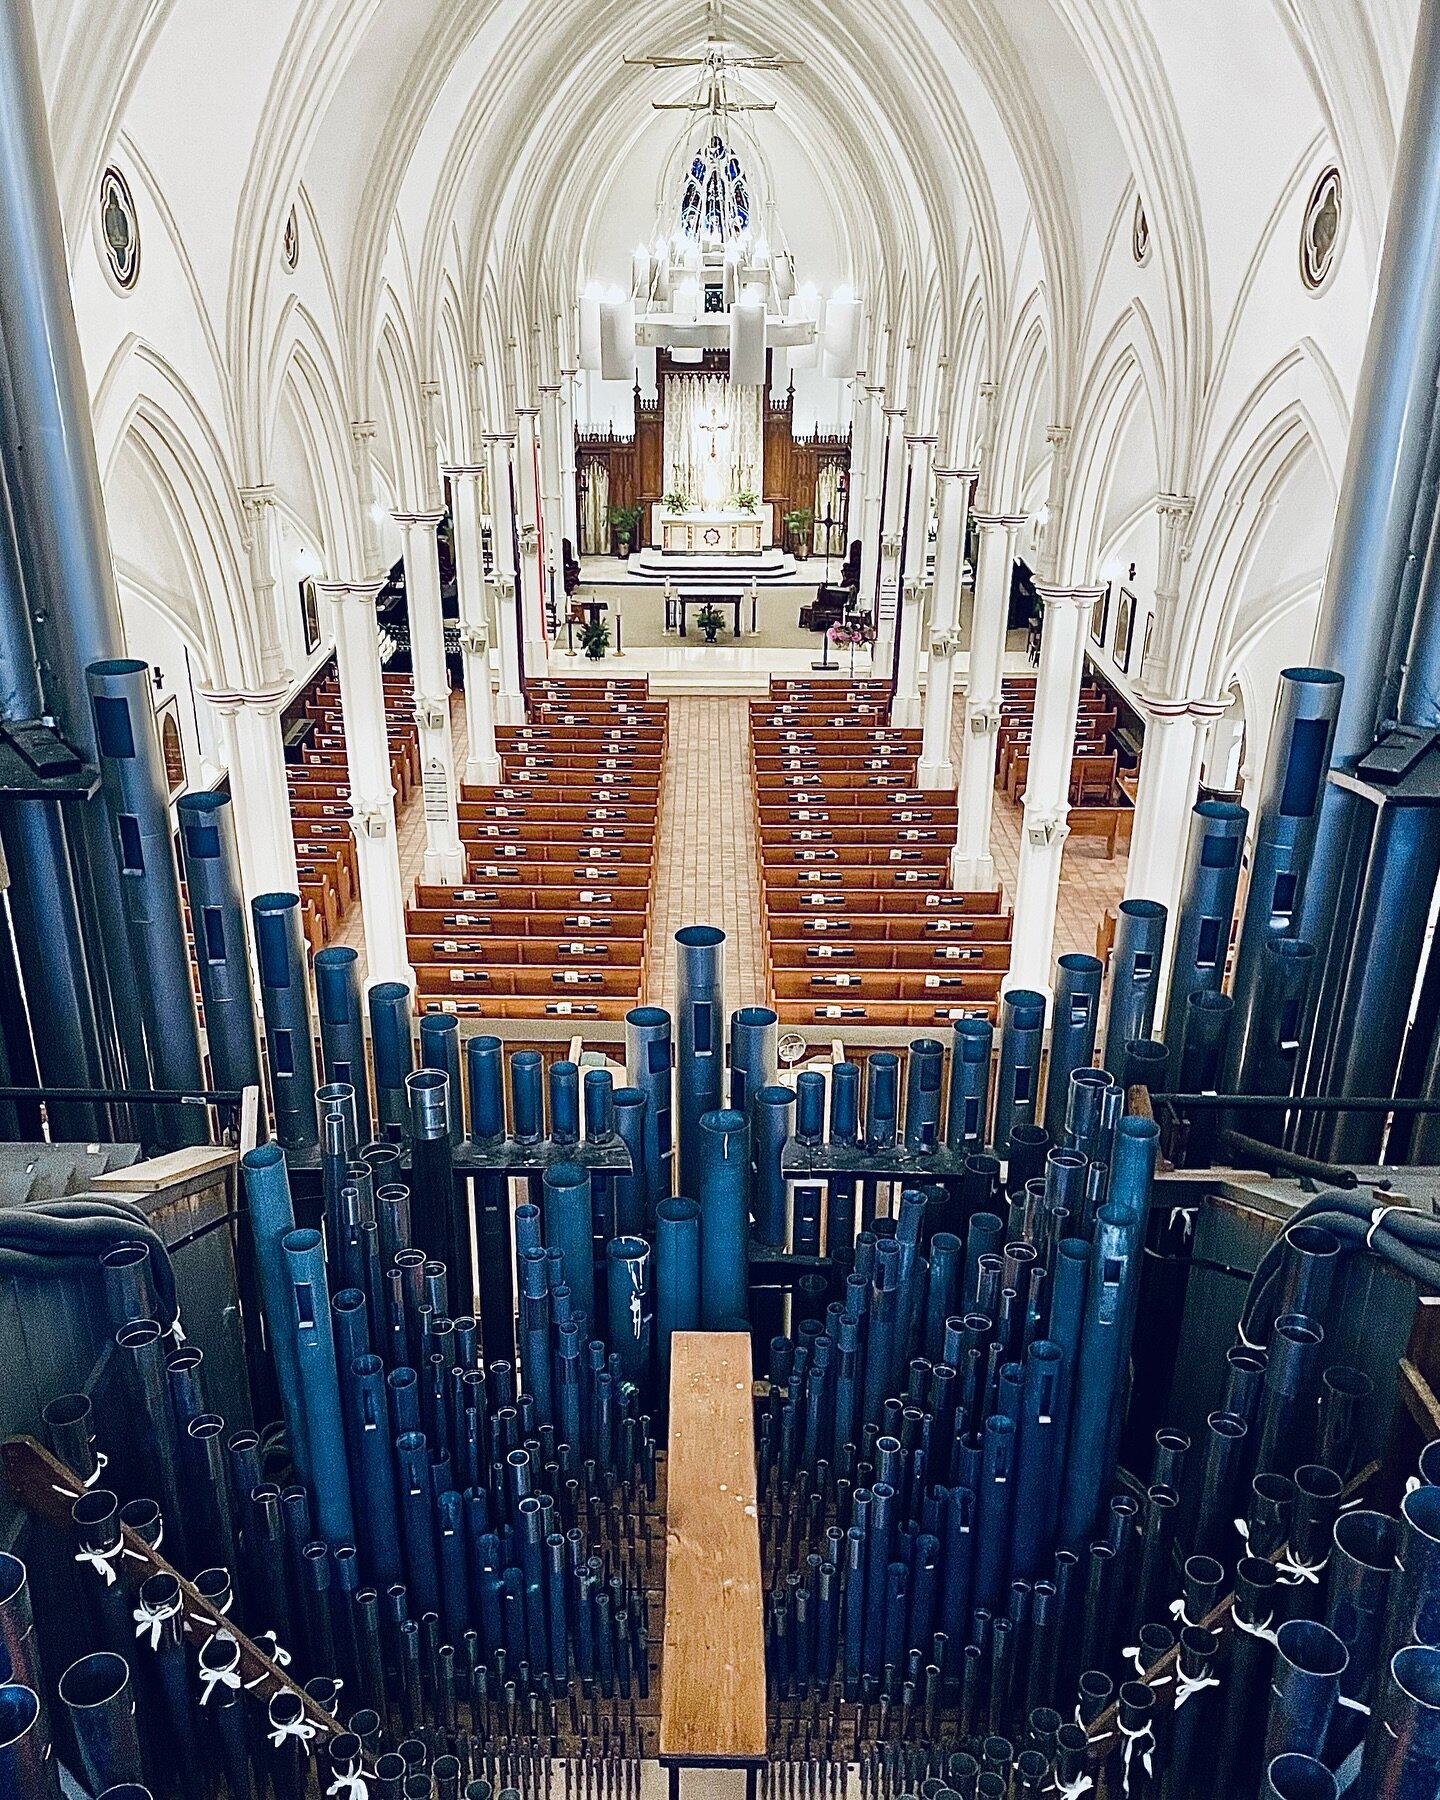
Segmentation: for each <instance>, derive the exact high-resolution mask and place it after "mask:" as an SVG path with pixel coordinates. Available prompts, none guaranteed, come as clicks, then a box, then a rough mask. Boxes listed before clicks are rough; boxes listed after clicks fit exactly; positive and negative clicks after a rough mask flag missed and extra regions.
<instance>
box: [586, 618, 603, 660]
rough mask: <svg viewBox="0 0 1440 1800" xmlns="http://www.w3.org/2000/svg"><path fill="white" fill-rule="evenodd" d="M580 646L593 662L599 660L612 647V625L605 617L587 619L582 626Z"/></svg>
mask: <svg viewBox="0 0 1440 1800" xmlns="http://www.w3.org/2000/svg"><path fill="white" fill-rule="evenodd" d="M580 648H581V649H582V650H583V651H584V652H585V654H586V655H587V656H588V657H589V658H590V660H591V662H599V661H600V659H601V657H602V656H604V654H605V652H606V651H607V650H608V649H609V648H610V627H609V625H608V624H606V622H605V620H604V619H587V620H586V621H585V623H584V624H583V625H582V626H581V627H580Z"/></svg>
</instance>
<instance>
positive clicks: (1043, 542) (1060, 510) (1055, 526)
mask: <svg viewBox="0 0 1440 1800" xmlns="http://www.w3.org/2000/svg"><path fill="white" fill-rule="evenodd" d="M1045 442H1046V443H1047V444H1048V445H1049V446H1050V479H1049V481H1048V482H1047V483H1046V485H1045V527H1044V530H1043V531H1042V532H1041V533H1040V538H1039V541H1038V543H1037V544H1036V546H1035V563H1036V567H1037V569H1038V570H1039V573H1040V578H1041V580H1042V581H1053V580H1054V579H1055V576H1056V573H1057V571H1058V567H1059V564H1058V558H1059V555H1060V543H1061V538H1062V535H1063V533H1062V529H1061V528H1062V525H1063V523H1064V518H1065V498H1066V491H1067V489H1066V484H1067V482H1068V480H1069V476H1070V427H1069V426H1068V425H1047V426H1046V427H1045Z"/></svg>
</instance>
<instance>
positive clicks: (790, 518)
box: [783, 506, 815, 556]
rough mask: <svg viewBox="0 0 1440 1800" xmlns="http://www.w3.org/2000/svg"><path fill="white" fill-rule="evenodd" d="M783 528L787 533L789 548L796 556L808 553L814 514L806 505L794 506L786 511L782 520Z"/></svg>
mask: <svg viewBox="0 0 1440 1800" xmlns="http://www.w3.org/2000/svg"><path fill="white" fill-rule="evenodd" d="M783 523H784V526H785V530H786V531H787V532H788V533H789V537H790V548H791V550H792V551H793V552H794V554H795V555H796V556H808V555H809V554H810V527H811V526H812V525H813V524H814V523H815V514H814V513H813V512H812V511H811V510H810V508H809V507H808V506H797V507H794V508H793V509H792V510H791V511H790V512H787V513H786V515H785V518H784V520H783Z"/></svg>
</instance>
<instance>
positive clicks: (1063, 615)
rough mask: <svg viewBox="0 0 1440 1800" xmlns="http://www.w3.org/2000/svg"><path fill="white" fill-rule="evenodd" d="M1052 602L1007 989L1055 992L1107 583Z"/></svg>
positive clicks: (1044, 595) (1044, 596)
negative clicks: (1079, 715)
mask: <svg viewBox="0 0 1440 1800" xmlns="http://www.w3.org/2000/svg"><path fill="white" fill-rule="evenodd" d="M1036 592H1037V593H1038V594H1039V596H1040V600H1041V603H1042V604H1043V606H1044V608H1045V629H1044V636H1043V637H1042V639H1041V648H1040V672H1039V676H1038V678H1037V680H1036V684H1035V719H1034V723H1033V725H1032V726H1031V730H1030V768H1029V772H1028V774H1027V775H1026V778H1025V819H1024V823H1023V826H1022V828H1021V832H1020V869H1019V873H1018V875H1017V876H1016V880H1015V926H1014V931H1013V934H1012V939H1013V941H1012V944H1011V950H1010V972H1009V974H1008V975H1007V976H1006V977H1005V983H1004V985H1005V988H1006V990H1007V991H1008V990H1009V989H1010V988H1016V987H1023V988H1036V989H1038V990H1039V991H1040V992H1042V993H1045V994H1048V993H1049V992H1050V977H1051V965H1052V963H1053V961H1054V950H1055V909H1056V907H1057V905H1058V904H1059V900H1060V862H1061V858H1062V857H1063V856H1064V854H1065V839H1066V838H1067V837H1068V836H1069V835H1070V827H1069V825H1068V824H1067V823H1066V819H1067V817H1068V815H1069V812H1070V766H1071V764H1072V762H1073V761H1074V758H1075V713H1076V708H1077V707H1078V706H1079V704H1080V676H1081V673H1082V671H1083V669H1084V665H1085V637H1086V633H1087V631H1088V629H1089V621H1090V609H1091V607H1093V606H1094V605H1095V603H1096V601H1097V600H1099V599H1100V598H1101V597H1102V595H1103V594H1104V592H1105V590H1104V589H1103V588H1057V587H1041V586H1039V585H1038V584H1037V586H1036Z"/></svg>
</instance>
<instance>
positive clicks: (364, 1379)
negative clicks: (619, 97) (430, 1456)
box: [341, 1353, 401, 1593]
mask: <svg viewBox="0 0 1440 1800" xmlns="http://www.w3.org/2000/svg"><path fill="white" fill-rule="evenodd" d="M341 1385H342V1388H343V1389H344V1391H345V1392H346V1393H347V1394H348V1396H349V1405H348V1409H347V1415H346V1416H347V1420H348V1423H349V1426H350V1429H351V1431H352V1434H353V1436H354V1438H355V1445H354V1462H355V1467H356V1469H357V1470H358V1471H359V1479H358V1481H357V1482H356V1485H355V1494H354V1499H355V1513H356V1520H357V1523H358V1525H359V1527H360V1541H361V1543H362V1545H363V1546H364V1549H365V1552H366V1559H367V1568H368V1570H369V1572H370V1574H371V1575H372V1576H373V1577H374V1579H375V1583H376V1585H377V1586H378V1587H379V1588H380V1590H381V1591H382V1593H383V1592H384V1590H385V1589H386V1588H387V1587H389V1586H390V1584H391V1583H392V1582H395V1581H399V1580H400V1579H401V1573H400V1535H399V1525H398V1522H397V1519H396V1513H395V1458H394V1451H393V1434H392V1432H391V1429H390V1413H389V1406H388V1402H387V1398H386V1389H385V1364H384V1362H383V1361H382V1360H381V1358H380V1357H378V1356H376V1355H374V1354H373V1353H370V1354H367V1355H365V1356H359V1357H356V1358H355V1359H354V1361H353V1362H352V1363H351V1364H350V1366H349V1368H348V1369H342V1370H341Z"/></svg>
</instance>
